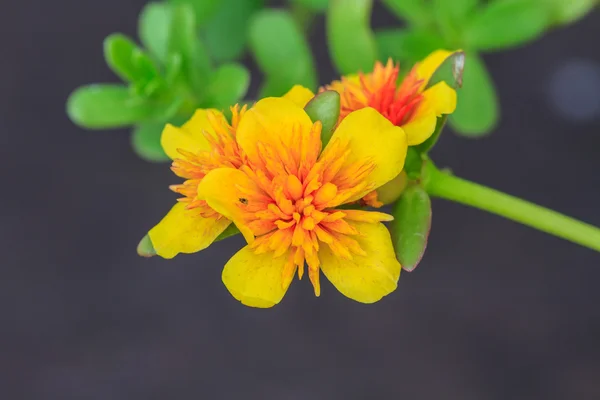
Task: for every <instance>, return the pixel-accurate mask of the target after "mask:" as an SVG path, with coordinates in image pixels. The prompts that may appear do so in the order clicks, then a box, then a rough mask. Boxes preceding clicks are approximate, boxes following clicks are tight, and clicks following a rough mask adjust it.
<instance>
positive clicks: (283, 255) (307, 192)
mask: <svg viewBox="0 0 600 400" xmlns="http://www.w3.org/2000/svg"><path fill="white" fill-rule="evenodd" d="M302 93H304V95H302ZM295 94H299V96H292V95H290V96H287V97H288V98H267V99H263V100H261V101H259V102H258V103H256V105H255V106H254V107H252V108H251V109H250V110H248V111H247V112H246V113H245V114H244V115H243V116H242V117H241V118H240V121H239V124H238V125H237V129H236V135H235V137H236V141H237V145H238V147H239V150H240V151H241V152H242V153H243V154H244V157H245V161H244V165H242V166H240V167H239V168H232V167H223V168H216V169H213V170H211V171H209V172H208V173H207V174H206V176H204V177H203V179H202V180H201V182H200V183H199V185H198V199H201V200H203V201H205V202H206V204H207V205H208V206H209V207H210V208H212V210H214V211H215V212H217V213H219V214H221V215H223V216H225V217H226V218H228V219H230V220H232V221H233V222H235V224H236V225H237V227H238V228H239V229H240V230H241V231H242V233H244V236H245V238H246V239H247V241H248V245H247V246H245V247H244V248H243V249H241V250H240V251H239V252H238V253H236V254H235V255H234V256H233V257H232V258H231V259H230V260H229V262H227V264H226V265H225V268H224V269H223V275H222V277H223V282H224V284H225V286H226V287H227V288H228V290H229V291H230V292H231V294H232V295H233V297H235V298H236V299H238V300H239V301H241V302H242V303H243V304H246V305H248V306H253V307H271V306H273V305H275V304H277V303H279V302H280V301H281V299H282V298H283V296H284V294H285V292H286V291H287V289H288V287H289V285H290V283H291V282H292V280H293V277H294V275H295V273H296V271H297V272H298V276H299V278H301V277H302V275H303V273H304V264H305V263H306V264H307V270H308V277H309V279H310V281H311V282H312V284H313V287H314V291H315V294H316V295H317V296H319V294H320V284H319V275H320V271H323V273H324V274H325V276H326V277H327V278H328V279H329V280H330V281H331V282H332V284H333V285H334V286H335V287H336V288H337V289H338V290H339V291H340V292H341V293H343V294H344V295H346V296H348V297H349V298H352V299H354V300H356V301H359V302H363V303H372V302H375V301H378V300H379V299H381V298H382V297H383V296H385V295H387V294H389V293H391V292H392V291H393V290H395V289H396V286H397V281H398V278H399V276H400V270H401V266H400V264H399V263H398V261H397V260H396V257H395V254H394V250H393V248H392V243H391V239H390V235H389V232H388V230H387V229H386V227H385V226H384V225H383V224H382V223H381V221H389V220H391V219H392V217H391V216H389V215H387V214H383V213H379V212H370V211H362V210H352V209H346V208H340V206H342V205H344V204H347V203H353V202H356V201H357V200H360V199H361V198H362V197H364V196H365V195H366V194H368V193H370V192H371V191H372V190H374V189H376V188H378V187H380V186H382V185H384V184H385V183H386V182H388V181H390V180H391V179H393V178H394V177H396V176H398V174H399V173H400V171H401V170H402V168H403V165H404V158H405V155H406V151H407V141H406V135H405V133H404V131H403V130H402V129H401V128H399V127H395V126H394V125H393V124H392V123H391V122H389V121H388V120H386V119H385V118H384V117H382V116H381V115H380V114H379V113H378V112H377V111H376V110H374V109H373V108H369V107H366V108H364V109H362V110H360V111H356V112H353V113H350V114H348V115H347V116H346V118H345V119H344V120H343V121H342V122H341V123H340V124H339V125H338V127H337V129H336V130H335V132H334V134H333V136H332V137H331V140H330V141H329V143H328V145H327V146H326V148H325V149H323V150H322V149H321V147H322V143H321V124H320V122H316V123H312V122H311V120H310V118H309V117H308V115H307V114H306V112H305V111H304V110H303V108H302V107H301V106H302V104H303V103H305V101H307V99H308V98H310V96H308V95H307V92H306V91H303V90H301V88H296V93H295ZM321 150H322V151H321Z"/></svg>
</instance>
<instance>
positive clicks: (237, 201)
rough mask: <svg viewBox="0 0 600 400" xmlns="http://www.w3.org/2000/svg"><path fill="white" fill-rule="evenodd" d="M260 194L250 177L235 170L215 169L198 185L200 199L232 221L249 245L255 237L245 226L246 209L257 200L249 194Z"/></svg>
mask: <svg viewBox="0 0 600 400" xmlns="http://www.w3.org/2000/svg"><path fill="white" fill-rule="evenodd" d="M260 193H261V191H260V189H259V188H258V186H257V185H256V183H255V182H254V181H253V180H252V179H250V178H249V177H248V175H246V174H245V173H244V172H242V171H240V170H238V169H233V168H217V169H213V170H212V171H210V172H209V173H208V174H206V176H205V177H204V178H203V179H202V181H201V182H200V184H199V185H198V198H199V199H201V200H204V201H206V203H208V205H209V206H210V207H211V208H212V209H213V210H215V211H216V212H218V213H219V214H221V215H224V216H225V217H227V218H229V219H230V220H232V221H233V222H234V223H235V225H236V226H237V227H238V229H239V230H240V232H242V234H243V235H244V238H245V239H246V241H247V242H248V243H252V241H253V240H254V235H253V234H252V231H251V230H250V229H249V228H248V227H247V226H246V224H245V221H244V214H245V212H244V209H245V208H247V207H252V206H253V205H254V204H253V202H254V201H255V198H254V197H250V196H249V194H256V195H259V194H260Z"/></svg>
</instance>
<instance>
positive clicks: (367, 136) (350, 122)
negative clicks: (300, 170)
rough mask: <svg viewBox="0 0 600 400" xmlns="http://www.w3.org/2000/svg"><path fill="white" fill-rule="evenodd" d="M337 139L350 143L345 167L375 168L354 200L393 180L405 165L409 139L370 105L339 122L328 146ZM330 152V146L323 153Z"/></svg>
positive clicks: (400, 129)
mask: <svg viewBox="0 0 600 400" xmlns="http://www.w3.org/2000/svg"><path fill="white" fill-rule="evenodd" d="M336 140H341V141H342V143H344V142H346V141H347V142H348V145H349V147H348V148H349V150H350V154H349V156H348V158H347V159H346V161H345V162H344V166H343V167H342V170H343V169H344V167H347V166H351V165H356V164H362V163H372V164H373V166H374V168H373V170H372V171H371V173H370V174H369V175H368V177H367V181H368V182H367V183H368V185H367V187H366V188H365V190H363V191H361V192H360V193H358V194H357V195H355V196H354V197H353V198H352V199H350V200H348V202H350V201H355V200H358V199H360V198H362V197H363V196H364V195H366V194H367V193H369V192H370V191H372V190H374V189H377V188H378V187H380V186H382V185H384V184H385V183H387V182H389V181H391V180H392V179H394V178H395V177H396V176H398V174H399V173H400V171H402V168H403V166H404V159H405V158H406V151H407V148H408V147H407V140H406V134H405V133H404V131H403V130H402V128H400V127H397V126H394V125H393V124H392V123H391V122H390V121H388V120H387V119H386V118H385V117H383V116H382V115H381V114H379V113H378V112H377V111H376V110H375V109H373V108H370V107H367V108H363V109H361V110H358V111H354V112H352V113H350V114H348V116H347V117H346V118H344V119H343V120H342V122H340V124H339V125H338V128H337V129H336V130H335V132H334V133H333V136H332V137H331V140H330V141H329V145H328V146H327V147H329V146H331V145H332V143H334V142H335V141H336ZM326 151H327V148H326V149H325V150H324V152H326Z"/></svg>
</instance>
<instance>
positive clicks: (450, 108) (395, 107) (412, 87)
mask: <svg viewBox="0 0 600 400" xmlns="http://www.w3.org/2000/svg"><path fill="white" fill-rule="evenodd" d="M451 54H452V53H451V52H448V51H443V50H438V51H436V52H434V53H432V54H431V55H429V56H428V57H427V58H426V59H425V60H423V61H422V62H420V63H417V64H416V65H415V66H414V67H413V69H412V70H411V71H410V72H409V73H408V75H407V76H406V77H405V78H404V79H403V81H402V82H401V83H399V84H398V82H397V81H398V74H399V72H400V68H399V65H398V64H396V65H394V64H393V62H392V60H391V59H390V60H388V62H387V64H386V65H385V66H384V65H383V64H381V63H380V62H377V63H376V64H375V68H374V70H373V72H370V73H367V74H363V73H359V74H358V75H350V76H347V77H342V79H341V81H334V82H332V83H331V84H330V85H328V86H327V87H326V88H327V89H330V90H335V91H337V92H339V93H340V96H341V106H342V109H341V113H340V119H343V118H345V117H346V116H347V115H349V114H350V113H351V112H353V111H356V110H360V109H362V108H365V107H372V108H374V109H376V110H377V111H379V112H380V113H381V114H382V115H383V116H384V117H386V118H387V119H388V120H389V121H390V122H391V123H392V124H394V125H396V126H400V127H402V129H404V132H405V133H406V136H407V138H408V145H409V146H415V145H418V144H421V143H423V142H424V141H425V140H427V139H428V138H429V137H430V136H431V135H432V134H433V132H434V131H435V127H436V123H437V118H438V117H440V116H441V115H442V114H451V113H453V112H454V110H455V109H456V91H455V90H454V89H452V88H450V87H449V86H448V85H447V84H446V83H445V82H439V83H437V84H435V85H433V86H432V87H430V88H427V85H428V83H429V80H430V79H431V76H432V75H433V73H434V72H435V71H436V70H437V68H438V67H439V66H440V65H441V64H442V63H443V62H444V61H445V60H446V59H447V58H448V57H449V56H450V55H451ZM426 88H427V89H426Z"/></svg>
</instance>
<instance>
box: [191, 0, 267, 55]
mask: <svg viewBox="0 0 600 400" xmlns="http://www.w3.org/2000/svg"><path fill="white" fill-rule="evenodd" d="M263 5H264V0H243V1H240V0H222V1H221V4H220V5H219V8H218V10H217V11H216V13H215V14H214V15H213V16H212V18H211V19H210V20H209V21H208V22H207V23H206V26H205V27H204V28H203V30H202V32H203V37H204V39H205V43H206V47H207V49H208V51H209V53H210V55H211V56H212V58H213V60H214V61H216V62H219V63H220V62H224V61H231V60H234V59H236V58H239V57H240V56H241V55H242V53H243V52H244V49H245V47H246V42H247V37H248V28H249V25H250V18H251V17H252V15H254V13H255V12H256V11H258V10H260V9H261V8H262V7H263Z"/></svg>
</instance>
